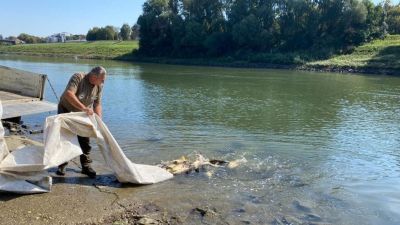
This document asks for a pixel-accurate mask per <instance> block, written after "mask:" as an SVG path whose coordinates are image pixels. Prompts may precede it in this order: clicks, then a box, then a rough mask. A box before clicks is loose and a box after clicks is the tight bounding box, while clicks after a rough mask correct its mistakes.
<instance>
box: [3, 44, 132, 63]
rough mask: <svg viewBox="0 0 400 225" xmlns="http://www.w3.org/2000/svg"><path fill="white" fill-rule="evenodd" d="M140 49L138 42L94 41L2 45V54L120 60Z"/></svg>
mask: <svg viewBox="0 0 400 225" xmlns="http://www.w3.org/2000/svg"><path fill="white" fill-rule="evenodd" d="M138 48H139V44H138V41H94V42H79V43H76V42H74V43H46V44H25V45H7V46H5V45H1V46H0V53H12V54H23V55H43V56H67V57H69V56H77V57H81V58H97V59H118V58H123V57H127V56H129V55H130V54H131V53H132V51H133V50H134V49H138Z"/></svg>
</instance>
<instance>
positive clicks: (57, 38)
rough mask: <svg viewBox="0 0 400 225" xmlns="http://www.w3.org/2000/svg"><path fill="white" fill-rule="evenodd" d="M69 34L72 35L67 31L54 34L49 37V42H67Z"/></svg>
mask: <svg viewBox="0 0 400 225" xmlns="http://www.w3.org/2000/svg"><path fill="white" fill-rule="evenodd" d="M67 36H71V34H70V33H67V32H62V33H58V34H53V35H51V36H48V37H47V42H48V43H56V42H65V41H66V40H67Z"/></svg>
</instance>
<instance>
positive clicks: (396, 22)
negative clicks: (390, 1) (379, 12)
mask: <svg viewBox="0 0 400 225" xmlns="http://www.w3.org/2000/svg"><path fill="white" fill-rule="evenodd" d="M386 23H387V25H388V32H389V33H390V34H400V4H399V5H395V6H391V7H389V9H388V11H387V19H386Z"/></svg>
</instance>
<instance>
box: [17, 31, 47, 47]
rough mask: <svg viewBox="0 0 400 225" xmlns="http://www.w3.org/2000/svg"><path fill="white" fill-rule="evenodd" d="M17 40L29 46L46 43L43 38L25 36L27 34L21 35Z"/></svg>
mask: <svg viewBox="0 0 400 225" xmlns="http://www.w3.org/2000/svg"><path fill="white" fill-rule="evenodd" d="M17 38H18V39H19V40H21V41H24V42H25V43H27V44H37V43H44V42H45V40H44V39H43V38H40V37H36V36H33V35H29V34H25V33H22V34H20V35H19V36H18V37H17Z"/></svg>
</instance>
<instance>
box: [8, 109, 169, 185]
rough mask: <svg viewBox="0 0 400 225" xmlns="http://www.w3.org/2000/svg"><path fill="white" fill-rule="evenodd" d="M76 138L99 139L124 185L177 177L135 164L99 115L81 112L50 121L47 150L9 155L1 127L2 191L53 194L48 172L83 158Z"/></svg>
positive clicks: (53, 118) (101, 148)
mask: <svg viewBox="0 0 400 225" xmlns="http://www.w3.org/2000/svg"><path fill="white" fill-rule="evenodd" d="M0 109H1V103H0ZM0 112H1V111H0ZM0 116H1V115H0ZM76 135H79V136H83V137H91V138H95V139H96V142H97V144H98V146H99V149H100V151H101V153H102V155H103V157H104V159H105V161H106V163H107V165H108V166H109V167H110V168H111V169H112V170H113V171H114V173H115V175H116V177H117V179H118V181H120V182H123V183H135V184H153V183H157V182H161V181H164V180H167V179H170V178H172V177H173V175H172V174H171V173H169V172H167V171H166V170H164V169H162V168H160V167H157V166H150V165H141V164H135V163H132V162H131V161H130V160H129V159H128V158H127V157H126V156H125V154H124V153H123V152H122V150H121V148H120V147H119V145H118V143H117V142H116V140H115V139H114V137H113V136H112V134H111V133H110V131H109V130H108V128H107V126H106V125H105V124H104V123H103V121H102V120H101V119H100V118H99V117H98V116H97V115H94V116H87V115H86V113H83V112H78V113H65V114H60V115H56V116H50V117H47V119H46V123H45V127H44V148H38V147H32V146H27V147H25V148H23V149H19V150H17V151H13V152H11V153H9V151H8V149H7V146H6V145H5V142H4V129H3V126H2V125H1V124H0V190H3V191H11V192H17V193H39V192H48V191H50V189H51V177H49V176H48V174H47V171H46V170H47V169H48V168H51V167H55V166H58V165H60V164H62V163H64V162H68V161H70V160H71V159H73V158H75V157H77V156H79V155H81V154H82V150H81V148H80V146H79V144H78V141H77V138H76ZM2 155H3V156H2Z"/></svg>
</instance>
